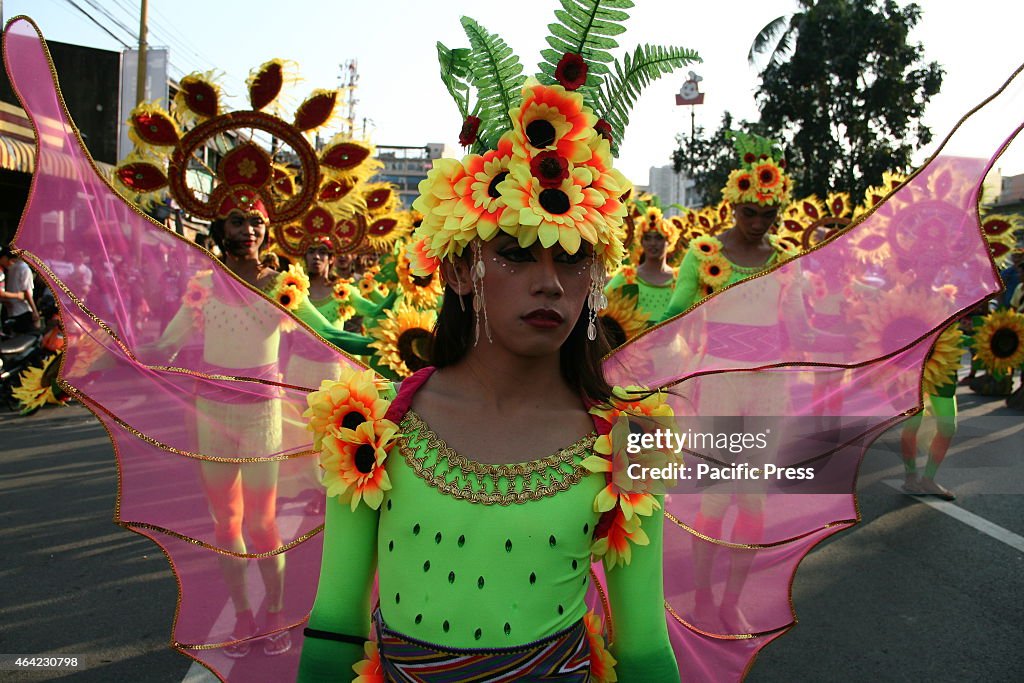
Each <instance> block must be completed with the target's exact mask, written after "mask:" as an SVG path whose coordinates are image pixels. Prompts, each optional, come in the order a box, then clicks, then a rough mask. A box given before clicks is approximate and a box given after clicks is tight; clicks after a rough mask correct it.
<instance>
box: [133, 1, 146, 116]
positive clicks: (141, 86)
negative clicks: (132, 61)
mask: <svg viewBox="0 0 1024 683" xmlns="http://www.w3.org/2000/svg"><path fill="white" fill-rule="evenodd" d="M148 8H149V2H148V0H142V7H141V10H140V11H139V68H138V71H137V72H136V74H137V75H136V78H135V104H137V105H138V104H142V102H143V100H145V99H146V14H147V13H148Z"/></svg>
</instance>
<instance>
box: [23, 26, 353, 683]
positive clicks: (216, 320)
mask: <svg viewBox="0 0 1024 683" xmlns="http://www.w3.org/2000/svg"><path fill="white" fill-rule="evenodd" d="M4 56H5V60H6V64H7V69H8V73H9V74H10V76H11V80H12V82H13V83H14V85H15V87H16V89H17V92H18V94H19V96H20V97H21V99H22V102H23V103H24V106H25V109H26V111H27V112H28V113H29V115H30V116H31V118H32V120H33V122H34V124H35V127H36V131H37V139H38V142H39V145H38V158H37V161H38V162H39V163H37V164H36V168H37V169H41V171H40V172H39V173H37V174H36V175H35V176H34V178H33V185H32V191H31V196H30V199H29V205H28V207H27V209H26V211H25V215H24V217H23V219H22V223H21V226H20V228H19V231H18V235H17V237H16V240H15V246H17V247H18V248H20V249H23V250H25V252H24V258H25V260H26V261H27V262H28V263H29V264H30V265H32V266H33V267H34V268H35V269H36V270H37V271H39V272H40V273H42V274H43V276H44V277H45V279H46V280H47V283H48V284H49V285H51V287H53V289H54V291H55V293H56V294H57V295H58V298H59V302H60V306H61V315H62V319H63V322H64V325H65V327H66V330H67V332H68V335H69V337H70V338H71V339H73V340H74V341H73V343H71V344H70V345H69V350H68V352H67V354H66V357H65V359H64V362H63V367H62V369H61V376H62V377H63V378H64V380H65V381H66V382H67V383H68V384H70V385H72V386H73V387H74V389H75V394H76V397H77V398H79V399H81V400H82V402H83V403H84V404H85V405H86V406H88V407H89V408H90V409H91V410H92V411H93V412H94V413H96V415H97V416H98V417H99V418H100V419H101V420H102V422H103V424H104V426H105V427H106V428H107V430H108V431H109V433H110V437H111V440H112V441H113V444H114V448H115V451H116V454H117V459H118V465H119V480H120V486H119V491H118V496H119V497H118V508H117V513H116V519H117V521H118V523H119V524H121V525H123V526H125V527H127V528H129V529H131V530H133V531H136V532H138V533H141V534H144V535H146V536H149V537H150V538H152V539H153V540H154V541H155V542H156V543H158V544H159V545H160V546H161V547H162V548H163V549H164V551H165V552H166V554H167V557H168V559H169V561H170V562H171V565H172V567H173V569H174V572H175V574H176V576H177V578H178V581H179V582H180V589H181V599H180V604H179V606H178V609H177V611H176V618H175V624H174V632H173V641H174V643H175V645H176V647H178V648H180V649H182V651H184V652H185V653H186V654H188V655H189V656H190V657H193V658H196V659H199V660H201V661H202V662H203V663H205V664H207V665H208V666H209V667H211V668H212V669H213V670H214V671H215V672H216V673H218V674H219V675H220V676H222V677H225V678H231V679H234V680H246V679H248V680H256V679H259V680H290V679H293V678H294V672H295V670H296V669H297V664H298V655H299V652H300V649H301V628H293V629H292V630H291V634H290V635H291V638H292V640H293V646H292V648H291V650H290V651H288V652H286V653H284V654H281V655H278V656H267V655H265V654H264V646H265V645H266V644H267V642H268V641H265V640H259V639H257V638H256V637H257V636H259V635H261V634H266V633H269V632H271V631H274V630H279V629H283V628H286V627H294V626H296V625H297V624H300V623H301V622H303V621H304V620H305V619H306V617H307V615H308V613H309V610H310V608H311V606H312V601H313V597H314V594H315V591H316V577H317V575H318V574H319V566H320V565H319V563H320V553H321V546H320V542H319V536H318V535H317V532H318V531H319V530H320V529H321V528H322V524H323V515H322V513H321V514H316V515H313V514H309V513H308V512H307V505H309V504H310V502H311V501H313V500H316V499H319V498H322V496H323V489H322V487H321V486H320V485H319V482H318V474H317V465H316V458H315V454H314V453H313V452H312V450H311V447H312V443H311V441H312V437H311V435H310V434H309V433H308V432H307V431H305V429H304V428H303V425H304V421H303V420H302V418H301V414H302V412H303V410H305V407H306V401H305V398H306V395H307V393H308V392H309V391H311V390H313V389H315V388H316V386H309V385H308V384H303V382H301V381H299V380H297V379H296V377H298V376H300V373H305V374H304V375H302V376H308V375H309V374H310V373H309V372H308V370H309V368H307V367H305V366H306V365H308V364H310V363H314V361H304V363H302V362H290V359H291V358H292V357H298V356H301V357H303V358H305V359H317V358H325V360H330V361H332V362H333V363H342V364H346V363H351V361H349V360H348V359H347V358H346V357H345V356H343V355H342V354H341V353H339V352H337V351H334V352H333V353H330V354H328V356H329V358H327V357H325V354H324V350H325V344H324V342H323V341H321V340H319V339H318V338H316V336H315V335H314V334H312V333H311V332H309V331H308V330H307V329H306V328H304V327H303V326H302V325H301V323H298V322H297V321H296V320H295V319H294V318H292V317H291V316H289V315H288V314H287V313H285V312H284V311H283V310H282V309H281V308H279V307H278V306H276V305H275V304H274V303H272V302H271V301H269V300H268V299H267V298H265V297H264V296H262V295H261V294H260V293H258V292H256V291H255V290H253V289H251V288H250V287H248V286H247V285H245V284H243V283H242V282H241V281H240V280H238V279H237V278H235V277H234V276H233V275H232V274H231V273H229V272H228V271H227V270H226V269H224V268H223V267H222V266H221V265H220V264H219V263H216V262H215V261H214V260H213V259H212V258H211V257H210V255H209V254H208V253H206V252H204V251H203V250H201V249H199V248H198V247H196V246H195V245H193V244H192V243H190V242H188V241H187V240H184V239H182V238H179V237H178V236H177V235H175V234H173V233H171V232H169V231H167V230H165V229H163V228H162V227H160V226H158V225H156V224H154V223H153V222H152V221H150V220H149V219H148V218H146V217H144V216H142V215H140V214H138V213H137V212H136V211H135V210H134V209H133V208H131V207H130V206H129V205H128V204H127V203H126V202H125V201H123V200H122V199H121V198H120V197H119V196H117V195H116V194H115V193H114V191H113V190H112V189H111V188H110V187H109V185H108V184H107V183H106V182H105V181H104V180H103V178H102V177H101V176H100V174H99V173H98V172H97V171H96V170H95V169H94V167H93V166H92V164H91V161H90V158H89V156H88V155H87V154H86V152H85V151H84V149H83V148H82V146H81V144H80V142H79V139H78V137H77V135H76V133H75V130H74V128H73V126H72V124H71V123H70V122H69V120H68V118H67V116H66V113H65V108H64V106H63V103H62V101H61V99H60V97H59V95H58V94H57V92H56V91H55V87H54V81H53V79H52V76H51V71H50V68H51V67H50V63H49V61H48V59H47V56H46V54H45V52H44V50H43V46H42V43H41V38H40V36H39V35H38V33H37V31H36V29H35V27H34V25H33V24H31V23H30V22H28V21H25V20H17V21H14V22H12V23H11V24H10V25H9V27H8V29H7V31H6V34H5V40H4ZM56 169H60V171H61V173H59V174H58V173H57V172H56ZM68 176H71V177H72V178H73V179H68ZM61 247H63V248H64V249H65V250H66V252H67V255H68V259H67V260H72V261H75V262H80V259H81V257H82V256H83V255H85V256H88V257H89V260H90V262H89V267H90V268H91V269H92V272H93V283H92V287H91V288H85V287H84V286H83V285H82V282H81V281H80V280H76V279H73V278H72V279H71V280H72V281H69V282H62V281H60V280H58V279H57V278H56V277H55V276H54V274H53V273H52V271H50V270H49V269H48V268H47V267H46V264H47V263H48V262H52V261H53V260H55V259H56V258H57V256H55V252H56V250H57V249H58V248H61ZM204 272H205V274H203V273H204ZM133 274H134V275H137V276H141V277H140V278H139V282H141V285H140V286H139V288H138V289H137V290H135V291H133V290H131V289H129V288H128V287H125V286H119V284H120V283H123V282H127V280H128V277H129V275H133ZM197 274H198V275H197ZM72 293H73V294H72ZM326 367H329V368H333V369H334V371H336V370H337V365H330V364H328V365H327V366H326ZM314 370H315V368H314ZM328 372H329V371H328V370H325V371H324V372H323V373H322V374H320V375H319V376H320V377H321V378H323V379H326V378H327V377H328V374H327V373H328ZM313 374H314V375H316V373H313ZM69 495H73V492H71V493H70V494H69ZM282 593H283V598H282V597H281V595H282ZM280 605H283V611H281V612H280V613H277V612H278V610H277V609H275V608H277V607H278V606H280ZM246 608H248V609H250V610H251V611H252V613H253V615H254V617H255V630H254V629H253V626H252V624H251V623H246V622H247V620H245V619H243V620H241V621H239V622H238V623H237V624H236V613H238V612H244V611H245V609H246ZM268 611H273V612H275V614H272V615H269V616H268ZM245 639H253V640H252V642H251V644H250V645H249V647H250V649H251V651H250V653H249V655H248V656H247V657H245V659H232V658H229V657H227V656H225V654H224V646H225V645H229V644H231V643H236V642H237V641H243V640H245ZM243 647H244V645H243ZM271 649H272V648H271Z"/></svg>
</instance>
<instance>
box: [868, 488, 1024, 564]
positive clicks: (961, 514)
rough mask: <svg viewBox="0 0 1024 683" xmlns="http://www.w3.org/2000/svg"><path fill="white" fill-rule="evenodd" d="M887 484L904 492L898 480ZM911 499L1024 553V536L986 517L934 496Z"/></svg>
mask: <svg viewBox="0 0 1024 683" xmlns="http://www.w3.org/2000/svg"><path fill="white" fill-rule="evenodd" d="M885 483H886V484H887V485H888V486H890V487H892V488H894V489H896V490H897V491H900V492H901V493H902V492H903V490H902V488H901V486H902V485H903V483H902V482H901V481H899V480H898V479H886V480H885ZM911 497H912V498H916V499H917V502H919V503H924V504H925V505H929V506H931V507H932V508H934V509H936V510H938V511H939V512H942V513H944V514H947V515H949V516H950V517H952V518H953V519H955V520H957V521H959V522H963V523H964V524H966V525H967V526H969V527H971V528H972V529H975V530H976V531H980V532H981V533H983V534H985V535H986V536H990V537H991V538H994V539H996V540H997V541H999V542H1000V543H1005V544H1006V545H1008V546H1010V547H1011V548H1013V549H1014V550H1016V551H1017V552H1019V553H1024V536H1018V535H1017V534H1015V533H1013V532H1012V531H1010V530H1008V529H1004V528H1003V527H1001V526H999V525H998V524H995V523H993V522H990V521H988V520H987V519H985V518H984V517H979V516H978V515H976V514H974V513H973V512H968V511H967V510H964V509H963V508H962V507H960V506H959V505H954V504H953V503H951V502H949V501H946V500H937V499H935V498H934V497H932V496H911Z"/></svg>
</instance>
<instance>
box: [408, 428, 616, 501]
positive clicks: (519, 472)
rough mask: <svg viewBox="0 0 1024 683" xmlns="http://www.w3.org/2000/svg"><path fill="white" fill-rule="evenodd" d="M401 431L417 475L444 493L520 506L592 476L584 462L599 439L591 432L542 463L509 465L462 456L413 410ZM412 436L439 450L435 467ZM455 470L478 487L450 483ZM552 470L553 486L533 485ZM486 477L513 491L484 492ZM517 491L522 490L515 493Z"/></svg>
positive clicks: (462, 498)
mask: <svg viewBox="0 0 1024 683" xmlns="http://www.w3.org/2000/svg"><path fill="white" fill-rule="evenodd" d="M400 429H401V432H402V433H403V434H405V435H406V436H405V437H403V438H401V439H399V441H398V448H399V451H400V452H401V453H402V457H403V458H405V461H406V463H408V465H409V467H411V468H412V470H413V471H414V472H415V473H416V476H418V477H419V478H420V479H423V480H424V481H426V482H427V483H428V484H430V485H431V486H432V487H434V488H435V489H437V490H438V491H440V492H441V493H444V494H446V495H449V496H452V497H453V498H456V499H458V500H467V501H469V502H471V503H480V504H482V505H513V504H514V505H520V504H523V503H528V502H530V501H535V500H540V499H541V498H545V497H548V496H553V495H555V494H556V493H558V492H559V491H567V490H568V489H569V488H570V487H572V486H573V485H575V484H577V483H579V482H580V481H581V480H582V479H583V477H585V476H586V475H588V474H590V471H589V470H587V469H586V468H584V467H583V466H582V465H581V464H580V463H581V462H582V460H583V458H584V457H586V455H587V454H588V453H589V452H590V451H591V450H592V449H593V446H594V441H596V440H597V434H594V433H591V434H588V435H587V436H585V437H583V438H582V439H580V440H579V441H577V442H576V443H574V444H572V445H570V446H567V447H566V448H563V449H561V450H559V451H558V452H557V453H554V454H553V455H549V456H548V457H546V458H542V459H540V460H530V461H529V462H517V463H511V464H508V465H491V464H488V463H482V462H477V461H475V460H470V459H468V458H466V457H464V456H462V455H459V454H458V453H457V452H455V451H454V450H453V449H452V448H451V447H449V446H448V444H446V443H445V442H444V440H442V439H441V438H440V437H438V436H437V434H435V433H434V432H433V430H431V429H430V427H429V426H428V425H427V423H426V422H424V421H423V419H422V418H420V417H419V416H418V415H417V414H416V413H414V412H413V411H411V410H410V411H408V412H406V414H405V417H404V418H402V423H401V425H400ZM410 434H416V435H417V436H418V437H419V438H422V439H424V440H425V441H426V442H427V448H429V449H431V450H436V451H437V463H436V465H435V466H434V467H427V466H425V465H424V460H425V458H420V457H419V456H417V454H416V451H415V450H414V449H413V448H412V447H411V446H410V445H409V442H408V436H409V435H410ZM565 464H570V465H571V467H572V470H571V472H566V471H565V470H562V469H560V468H561V466H562V465H565ZM439 466H440V467H441V468H443V470H444V472H443V474H440V475H438V474H436V473H435V470H436V469H437V467H439ZM453 469H458V470H461V471H462V473H463V474H464V475H466V476H467V478H475V479H476V486H477V487H476V488H474V487H473V485H472V484H471V483H470V482H471V481H472V479H470V480H469V481H467V482H466V484H465V485H464V486H462V487H460V486H459V485H458V484H457V483H454V482H448V481H446V480H445V477H444V475H445V474H447V473H448V472H451V471H452V470H453ZM551 469H555V470H556V471H557V475H552V476H551V477H550V478H551V482H550V483H549V484H542V485H539V486H533V485H532V484H531V483H530V475H532V474H537V473H541V472H547V471H550V470H551ZM518 477H522V484H518V483H517V481H516V479H517V478H518ZM485 478H488V479H492V480H494V482H495V484H497V483H498V481H499V480H501V479H505V480H506V481H508V484H509V486H508V489H509V492H508V493H500V492H497V491H496V492H494V493H487V492H486V491H484V490H481V489H483V480H484V479H485ZM515 488H521V490H513V489H515Z"/></svg>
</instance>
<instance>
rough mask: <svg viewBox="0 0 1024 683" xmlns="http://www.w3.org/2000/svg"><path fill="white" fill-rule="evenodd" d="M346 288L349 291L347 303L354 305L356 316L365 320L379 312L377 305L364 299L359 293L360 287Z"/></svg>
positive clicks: (348, 286)
mask: <svg viewBox="0 0 1024 683" xmlns="http://www.w3.org/2000/svg"><path fill="white" fill-rule="evenodd" d="M345 288H346V289H348V299H347V301H348V303H350V304H352V308H354V309H355V311H356V315H358V316H361V317H363V318H372V317H374V314H375V313H376V312H377V305H376V304H374V303H373V302H372V301H370V300H369V299H366V298H364V297H363V295H362V294H360V293H359V288H358V287H355V286H353V285H345Z"/></svg>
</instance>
